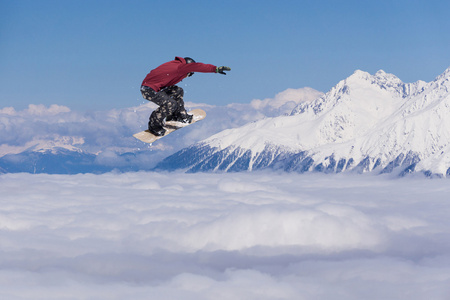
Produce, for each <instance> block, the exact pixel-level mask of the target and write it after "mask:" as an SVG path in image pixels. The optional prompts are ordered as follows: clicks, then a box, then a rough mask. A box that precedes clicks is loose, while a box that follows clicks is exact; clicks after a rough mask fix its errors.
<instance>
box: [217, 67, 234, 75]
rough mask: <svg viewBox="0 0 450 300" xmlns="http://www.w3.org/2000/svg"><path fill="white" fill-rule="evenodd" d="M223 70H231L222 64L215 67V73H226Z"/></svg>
mask: <svg viewBox="0 0 450 300" xmlns="http://www.w3.org/2000/svg"><path fill="white" fill-rule="evenodd" d="M224 71H231V68H229V67H224V66H221V67H216V73H220V74H223V75H227V73H225V72H224Z"/></svg>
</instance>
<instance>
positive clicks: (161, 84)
mask: <svg viewBox="0 0 450 300" xmlns="http://www.w3.org/2000/svg"><path fill="white" fill-rule="evenodd" d="M190 72H203V73H215V72H216V66H214V65H210V64H203V63H190V64H187V63H186V61H185V60H184V58H182V57H175V60H172V61H169V62H166V63H164V64H162V65H160V66H159V67H157V68H156V69H154V70H152V71H151V72H150V73H148V74H147V76H146V77H145V79H144V81H143V82H142V85H145V86H149V87H151V88H152V89H153V90H154V91H155V92H159V91H160V90H161V89H162V88H165V87H167V86H172V85H175V84H177V83H178V82H180V81H181V80H183V79H184V78H186V75H187V74H188V73H190Z"/></svg>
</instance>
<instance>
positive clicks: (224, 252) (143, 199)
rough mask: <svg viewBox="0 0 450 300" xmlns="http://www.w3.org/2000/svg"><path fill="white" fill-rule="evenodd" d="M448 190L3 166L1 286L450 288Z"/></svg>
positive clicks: (109, 295) (410, 295) (175, 290)
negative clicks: (68, 172)
mask: <svg viewBox="0 0 450 300" xmlns="http://www.w3.org/2000/svg"><path fill="white" fill-rule="evenodd" d="M449 193H450V186H449V185H448V182H447V181H446V180H441V179H436V180H428V179H423V178H420V179H419V178H414V177H410V178H408V179H405V178H403V179H389V178H388V177H383V176H377V177H374V176H370V175H368V176H366V175H359V176H356V175H348V174H347V175H343V174H340V175H323V174H303V175H301V174H287V173H283V174H282V173H280V174H278V173H268V172H264V173H259V172H254V173H235V174H183V173H152V172H136V173H120V174H119V173H106V174H102V175H93V174H78V175H48V174H38V175H32V174H24V173H21V174H20V173H19V174H3V175H0V194H1V195H2V196H1V199H0V204H1V205H0V298H1V299H8V300H16V299H17V300H18V299H20V300H22V299H33V300H39V299H43V300H44V299H45V300H51V299H58V300H63V299H64V300H65V299H77V300H79V299H117V300H118V299H161V300H165V299H167V300H169V299H171V300H172V299H185V300H190V299H193V300H194V299H195V300H201V299H213V300H217V299H230V300H235V299H245V300H253V299H254V300H264V299H292V300H299V299H315V300H317V299H327V300H328V299H343V300H344V299H345V300H352V299H355V300H360V299H377V300H378V299H407V300H414V299H417V300H419V299H420V300H422V299H438V300H440V299H442V300H445V299H450V202H449V201H448V195H449Z"/></svg>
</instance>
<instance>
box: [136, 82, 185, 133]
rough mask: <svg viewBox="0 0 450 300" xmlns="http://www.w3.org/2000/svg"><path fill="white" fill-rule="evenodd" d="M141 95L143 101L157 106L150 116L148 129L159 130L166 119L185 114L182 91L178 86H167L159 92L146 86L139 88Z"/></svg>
mask: <svg viewBox="0 0 450 300" xmlns="http://www.w3.org/2000/svg"><path fill="white" fill-rule="evenodd" d="M141 93H142V96H143V97H144V98H145V99H147V100H149V101H152V102H153V103H155V104H156V105H159V107H158V108H157V109H155V110H154V111H153V112H152V114H151V115H150V118H149V122H148V128H154V129H158V128H161V127H162V126H164V124H165V119H166V118H167V117H169V116H176V115H178V114H180V115H182V116H183V115H186V114H187V112H186V109H185V108H184V101H183V96H184V91H183V89H182V88H180V87H179V86H176V85H173V86H169V87H166V88H164V89H162V90H160V91H159V92H155V91H154V90H153V89H152V88H150V87H148V86H141Z"/></svg>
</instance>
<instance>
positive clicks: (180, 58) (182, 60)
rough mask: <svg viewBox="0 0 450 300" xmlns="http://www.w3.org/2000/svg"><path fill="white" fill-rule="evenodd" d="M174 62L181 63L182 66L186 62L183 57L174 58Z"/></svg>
mask: <svg viewBox="0 0 450 300" xmlns="http://www.w3.org/2000/svg"><path fill="white" fill-rule="evenodd" d="M175 60H179V61H181V62H182V63H183V64H185V63H186V60H185V59H184V58H183V57H179V56H175Z"/></svg>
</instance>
